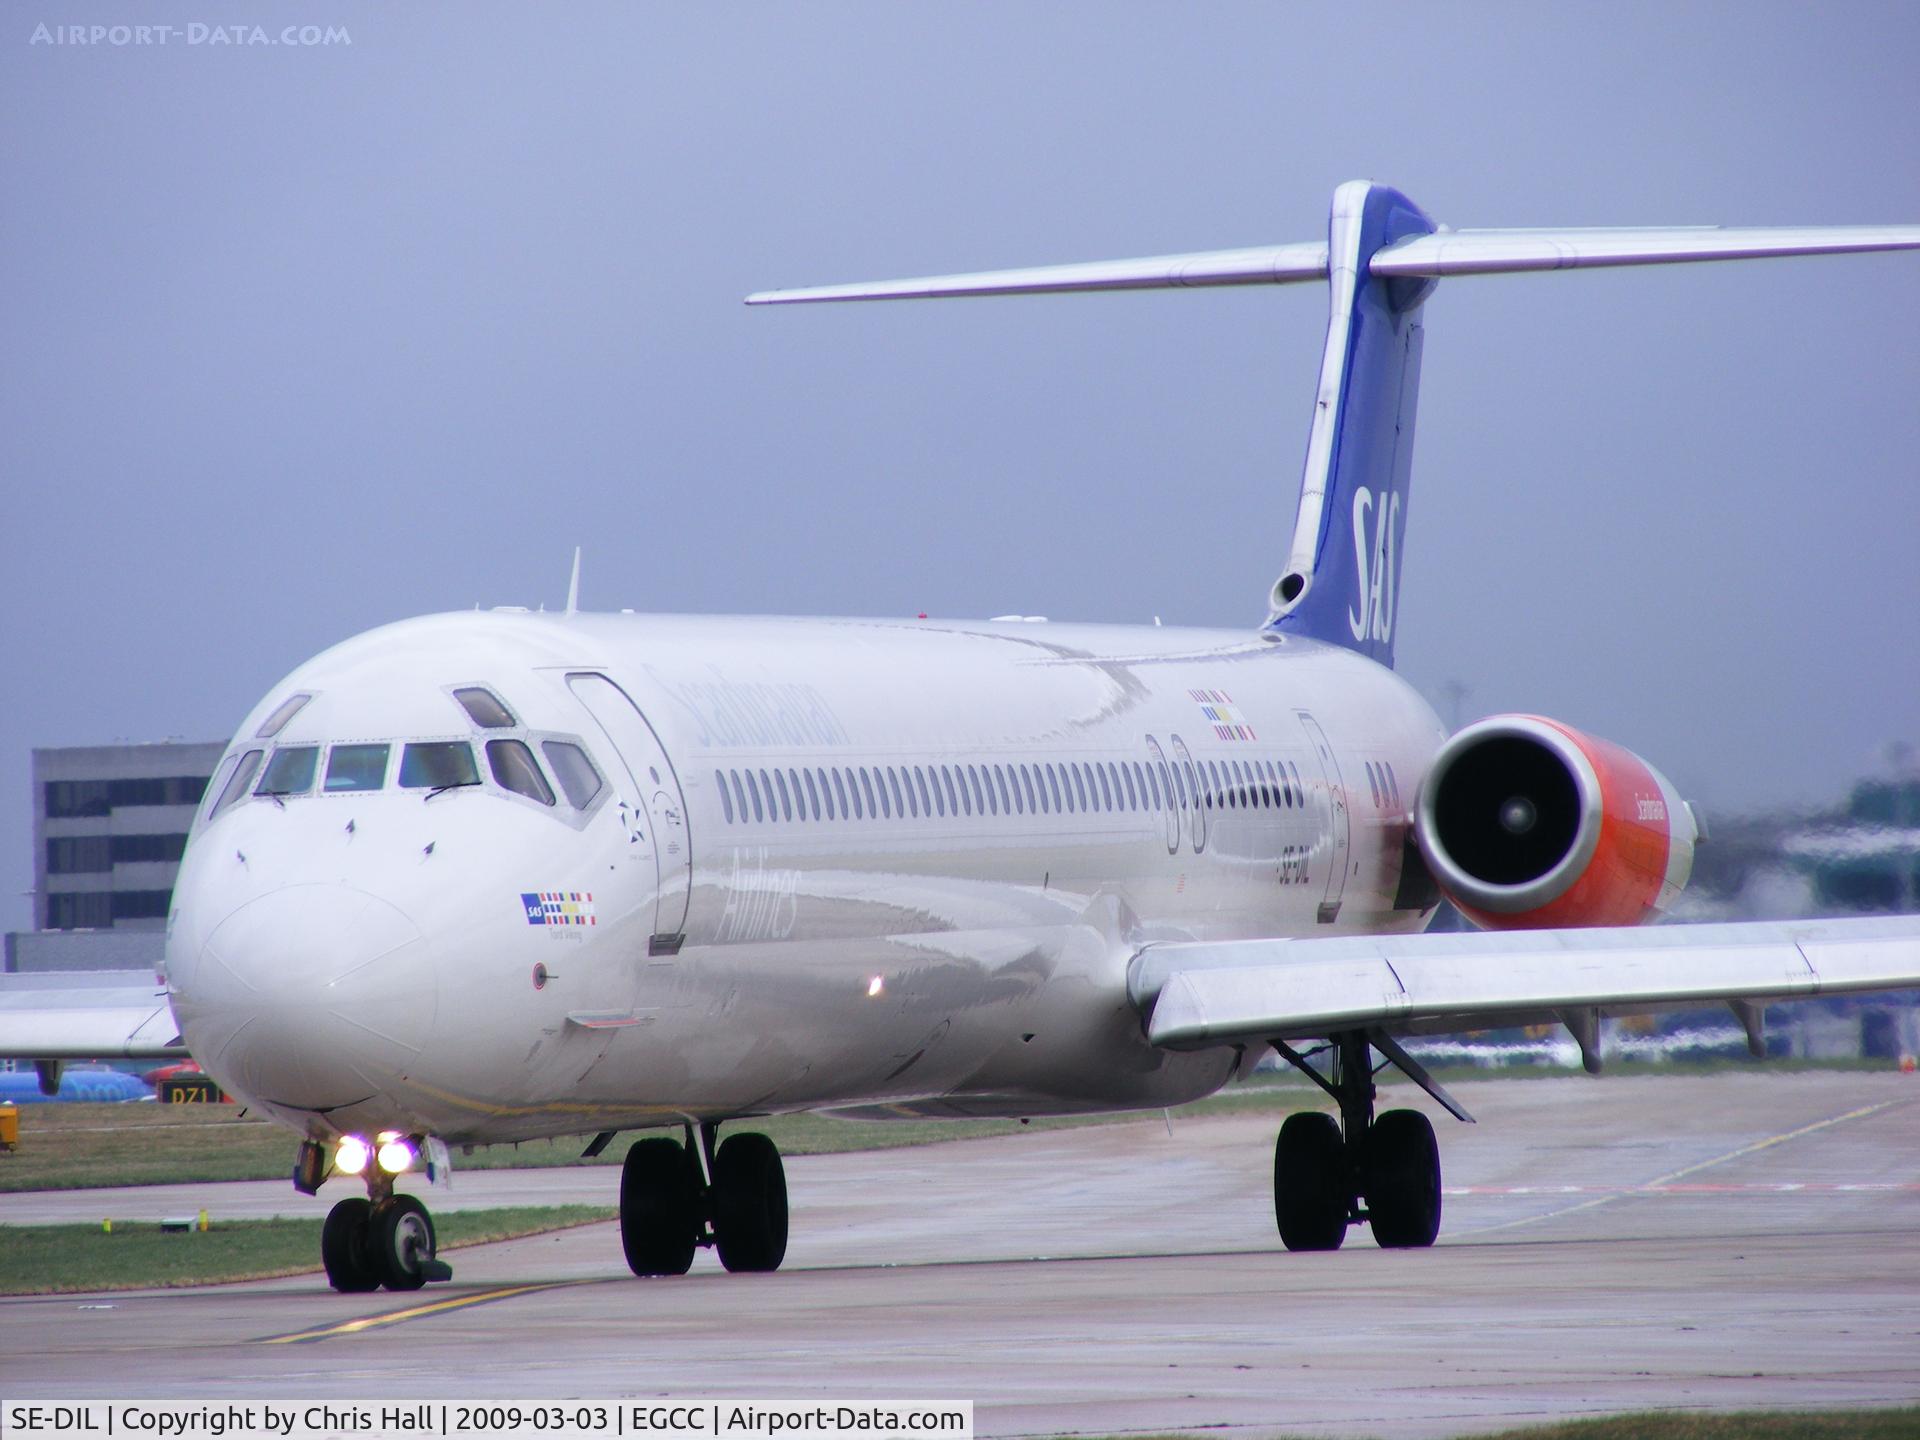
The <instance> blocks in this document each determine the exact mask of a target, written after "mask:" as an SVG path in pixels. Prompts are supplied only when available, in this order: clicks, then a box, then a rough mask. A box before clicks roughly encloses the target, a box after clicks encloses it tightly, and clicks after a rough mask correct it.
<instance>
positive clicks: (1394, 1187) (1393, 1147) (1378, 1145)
mask: <svg viewBox="0 0 1920 1440" xmlns="http://www.w3.org/2000/svg"><path fill="white" fill-rule="evenodd" d="M1362 1184H1363V1185H1364V1187H1365V1190H1366V1196H1367V1216H1368V1218H1369V1220H1370V1221H1371V1223H1372V1225H1373V1239H1374V1243H1375V1244H1377V1245H1380V1246H1381V1247H1382V1248H1384V1249H1389V1250H1407V1249H1418V1248H1420V1247H1423V1246H1427V1245H1431V1244H1433V1240H1434V1237H1435V1236H1436V1235H1438V1234H1439V1233H1440V1147H1439V1145H1438V1144H1436V1143H1435V1141H1434V1138H1433V1122H1432V1121H1430V1120H1428V1119H1427V1117H1426V1116H1425V1115H1422V1114H1421V1113H1420V1112H1419V1111H1418V1110H1389V1111H1387V1112H1386V1114H1384V1115H1382V1116H1381V1117H1380V1118H1379V1119H1377V1120H1375V1121H1374V1122H1373V1125H1372V1127H1371V1128H1369V1129H1368V1131H1367V1140H1366V1147H1365V1160H1364V1166H1363V1174H1362Z"/></svg>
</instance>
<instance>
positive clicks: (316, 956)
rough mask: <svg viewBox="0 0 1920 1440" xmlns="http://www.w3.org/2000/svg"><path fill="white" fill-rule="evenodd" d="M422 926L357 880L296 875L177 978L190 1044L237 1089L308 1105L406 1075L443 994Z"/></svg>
mask: <svg viewBox="0 0 1920 1440" xmlns="http://www.w3.org/2000/svg"><path fill="white" fill-rule="evenodd" d="M419 941H420V931H419V929H418V927H416V926H415V925H414V923H413V922H412V921H411V920H410V919H408V918H407V916H406V914H405V913H404V912H402V911H401V910H400V909H399V908H398V907H397V906H395V905H393V904H391V903H390V902H388V901H386V900H383V899H381V898H380V897H379V896H377V895H372V894H369V893H368V892H366V891H364V890H358V889H354V888H351V887H349V886H346V885H338V884H308V885H289V886H285V887H283V888H280V889H276V890H272V891H269V892H268V893H266V894H264V895H259V896H256V897H254V898H253V899H250V900H248V901H247V902H246V903H245V904H243V905H241V906H239V908H237V909H236V910H234V911H233V913H232V914H230V915H228V916H227V917H226V918H225V919H224V920H222V921H220V923H219V924H218V925H217V926H216V927H214V929H213V930H212V931H211V933H209V934H208V935H207V938H206V940H205V942H204V944H203V945H202V946H201V948H200V953H199V954H198V956H197V957H195V960H196V963H195V964H194V965H193V966H192V979H191V983H190V984H189V985H187V986H185V987H180V986H178V984H177V983H176V994H175V998H174V1010H175V1014H176V1015H177V1016H178V1017H179V1019H180V1023H181V1027H182V1035H183V1038H184V1039H185V1040H186V1043H187V1048H188V1049H189V1050H191V1051H192V1052H193V1054H194V1055H195V1057H196V1058H198V1059H199V1060H200V1061H201V1063H202V1064H204V1065H206V1066H207V1068H208V1069H209V1070H211V1071H212V1072H213V1073H214V1074H216V1075H218V1076H219V1077H220V1078H221V1079H222V1080H223V1081H224V1082H225V1083H226V1084H227V1085H228V1087H229V1088H231V1089H233V1090H235V1091H237V1092H239V1093H241V1094H243V1095H246V1096H248V1097H249V1098H251V1099H254V1100H256V1101H261V1102H265V1103H269V1104H275V1105H281V1106H287V1107H291V1108H294V1109H300V1110H317V1111H326V1110H331V1109H335V1108H338V1107H340V1106H343V1105H352V1104H354V1103H356V1102H358V1101H361V1100H364V1099H366V1098H367V1097H368V1096H369V1095H372V1094H374V1093H375V1092H377V1091H379V1090H380V1089H381V1088H382V1086H383V1084H384V1083H386V1081H387V1080H388V1079H390V1078H391V1077H392V1076H394V1075H396V1074H403V1073H406V1072H407V1071H408V1070H409V1069H410V1068H411V1064H412V1062H413V1060H414V1059H415V1058H416V1057H417V1056H418V1055H419V1053H420V1051H421V1048H422V1047H423V1046H424V1045H425V1044H426V1043H427V1041H428V1039H429V1038H430V1036H431V1034H432V1031H433V1025H434V1019H435V1010H436V1003H437V995H436V987H435V984H434V976H433V971H432V967H431V966H430V965H429V964H427V963H426V957H424V956H423V955H421V953H420V950H419Z"/></svg>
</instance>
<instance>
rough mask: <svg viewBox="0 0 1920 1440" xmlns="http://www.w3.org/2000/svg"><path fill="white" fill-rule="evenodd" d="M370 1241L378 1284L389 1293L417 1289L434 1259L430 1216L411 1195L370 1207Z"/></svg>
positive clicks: (431, 1218) (394, 1196) (424, 1279)
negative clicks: (390, 1291) (384, 1287)
mask: <svg viewBox="0 0 1920 1440" xmlns="http://www.w3.org/2000/svg"><path fill="white" fill-rule="evenodd" d="M370 1233H371V1240H372V1249H373V1259H374V1263H375V1264H376V1265H378V1266H379V1269H380V1281H381V1283H382V1284H384V1285H385V1286H386V1287H387V1289H389V1290H418V1289H419V1288H420V1287H421V1286H422V1285H424V1284H426V1283H427V1268H426V1267H427V1264H428V1262H430V1261H431V1260H432V1259H433V1257H434V1248H435V1242H434V1236H433V1217H432V1216H431V1215H429V1214H428V1213H427V1207H426V1206H425V1205H422V1204H421V1203H420V1202H419V1200H417V1199H416V1198H414V1197H413V1196H411V1195H389V1196H388V1197H387V1198H386V1199H384V1200H382V1201H381V1202H380V1203H379V1204H378V1205H376V1206H374V1207H373V1223H372V1226H371V1232H370Z"/></svg>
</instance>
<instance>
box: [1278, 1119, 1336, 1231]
mask: <svg viewBox="0 0 1920 1440" xmlns="http://www.w3.org/2000/svg"><path fill="white" fill-rule="evenodd" d="M1348 1191H1349V1186H1348V1178H1347V1153H1346V1143H1345V1142H1344V1141H1343V1140H1342V1139H1341V1138H1340V1126H1339V1123H1338V1122H1337V1121H1335V1120H1334V1118H1333V1117H1332V1116H1331V1115H1322V1114H1319V1113H1318V1112H1314V1111H1303V1112H1302V1113H1300V1114H1298V1115H1289V1116H1288V1117H1287V1119H1286V1123H1285V1124H1283V1125H1282V1126H1281V1127H1280V1138H1279V1140H1278V1141H1276V1142H1275V1143H1274V1147H1273V1218H1274V1220H1275V1222H1276V1223H1277V1224H1278V1225H1279V1227H1280V1241H1281V1243H1282V1244H1283V1245H1285V1246H1286V1247H1287V1249H1289V1250H1338V1249H1339V1248H1340V1242H1341V1241H1342V1240H1344V1239H1346V1236H1347V1212H1348V1208H1349V1199H1350V1197H1349V1193H1348Z"/></svg>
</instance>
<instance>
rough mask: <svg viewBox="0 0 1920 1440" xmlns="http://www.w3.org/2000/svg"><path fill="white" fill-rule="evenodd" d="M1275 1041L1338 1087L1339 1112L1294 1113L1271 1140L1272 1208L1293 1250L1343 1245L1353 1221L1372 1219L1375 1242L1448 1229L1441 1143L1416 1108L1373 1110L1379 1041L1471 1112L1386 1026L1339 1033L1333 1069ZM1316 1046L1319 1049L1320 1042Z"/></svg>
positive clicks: (1462, 1114)
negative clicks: (1443, 1217) (1326, 1070)
mask: <svg viewBox="0 0 1920 1440" xmlns="http://www.w3.org/2000/svg"><path fill="white" fill-rule="evenodd" d="M1273 1047H1274V1049H1275V1050H1277V1051H1278V1052H1279V1053H1280V1055H1281V1056H1282V1058H1284V1059H1285V1060H1287V1061H1288V1062H1289V1063H1290V1064H1292V1065H1293V1066H1294V1067H1295V1068H1297V1069H1299V1070H1301V1071H1302V1072H1304V1073H1305V1074H1306V1075H1307V1076H1308V1077H1309V1078H1311V1079H1312V1080H1313V1082H1314V1083H1315V1084H1317V1085H1318V1086H1320V1088H1321V1089H1323V1090H1325V1091H1326V1092H1327V1093H1328V1094H1329V1095H1331V1096H1332V1097H1333V1098H1334V1100H1335V1101H1336V1102H1337V1103H1338V1105H1339V1107H1340V1118H1339V1119H1338V1120H1337V1121H1336V1120H1335V1119H1334V1118H1333V1117H1332V1116H1331V1115H1324V1114H1321V1113H1319V1112H1303V1113H1301V1114H1297V1115H1289V1116H1288V1117H1287V1120H1286V1123H1285V1124H1284V1125H1282V1126H1281V1127H1280V1138H1279V1140H1278V1141H1277V1142H1276V1143H1275V1145H1274V1150H1273V1214H1274V1220H1275V1221H1276V1223H1277V1224H1278V1225H1279V1228H1280V1239H1281V1242H1282V1243H1283V1244H1284V1245H1285V1246H1286V1247H1287V1249H1289V1250H1337V1249H1339V1248H1340V1242H1341V1241H1342V1240H1344V1239H1345V1238H1346V1234H1347V1227H1348V1226H1349V1225H1358V1224H1360V1223H1361V1222H1362V1221H1365V1222H1366V1223H1368V1224H1370V1225H1371V1226H1372V1227H1373V1238H1374V1241H1375V1243H1376V1244H1378V1245H1380V1246H1382V1247H1383V1248H1386V1249H1414V1248H1419V1247H1423V1246H1427V1245H1431V1244H1433V1241H1434V1237H1435V1236H1436V1235H1438V1234H1439V1233H1440V1149H1439V1146H1438V1145H1436V1144H1435V1142H1434V1138H1433V1125H1432V1123H1431V1122H1430V1121H1429V1120H1428V1119H1427V1117H1426V1116H1425V1115H1422V1114H1421V1113H1420V1112H1419V1111H1418V1110H1388V1111H1386V1112H1385V1113H1384V1114H1382V1115H1380V1116H1378V1117H1376V1116H1375V1115H1374V1113H1373V1101H1374V1096H1375V1089H1374V1083H1373V1077H1374V1074H1375V1069H1374V1065H1373V1055H1372V1052H1373V1050H1374V1049H1376V1048H1377V1049H1379V1050H1380V1051H1381V1053H1382V1054H1384V1055H1386V1056H1387V1058H1388V1059H1389V1060H1391V1061H1392V1062H1393V1063H1394V1064H1395V1065H1397V1066H1399V1067H1400V1068H1401V1069H1402V1070H1404V1071H1405V1072H1406V1073H1407V1075H1408V1076H1409V1078H1411V1079H1412V1080H1413V1081H1414V1082H1415V1083H1417V1084H1418V1085H1419V1086H1420V1087H1421V1088H1422V1089H1424V1090H1425V1091H1426V1092H1427V1093H1428V1094H1430V1095H1432V1096H1433V1097H1434V1098H1435V1099H1436V1100H1438V1101H1439V1102H1440V1103H1441V1104H1442V1105H1444V1106H1446V1108H1447V1109H1448V1110H1450V1111H1452V1112H1453V1113H1454V1114H1455V1115H1456V1116H1458V1117H1459V1118H1460V1119H1462V1120H1466V1121H1469V1122H1471V1120H1472V1119H1473V1117H1472V1116H1471V1115H1469V1114H1467V1112H1466V1111H1465V1110H1463V1109H1461V1108H1460V1106H1459V1104H1458V1103H1457V1102H1456V1101H1455V1100H1454V1099H1453V1097H1452V1096H1450V1095H1448V1094H1447V1093H1446V1091H1445V1090H1443V1089H1441V1087H1440V1085H1439V1084H1438V1082H1436V1081H1435V1080H1434V1079H1433V1077H1432V1076H1430V1075H1428V1074H1427V1072H1426V1071H1425V1070H1424V1069H1423V1068H1421V1066H1420V1064H1419V1062H1417V1061H1415V1060H1414V1059H1413V1058H1412V1057H1411V1056H1409V1055H1408V1054H1407V1053H1406V1052H1405V1051H1404V1050H1402V1049H1401V1048H1400V1047H1399V1045H1397V1044H1396V1043H1394V1041H1393V1040H1391V1039H1390V1038H1388V1037H1387V1036H1386V1035H1385V1034H1383V1033H1380V1032H1377V1031H1376V1032H1373V1033H1372V1034H1368V1033H1366V1032H1362V1031H1357V1030H1349V1031H1343V1032H1341V1033H1339V1034H1336V1035H1334V1036H1333V1037H1332V1038H1331V1040H1330V1042H1329V1044H1328V1045H1327V1047H1326V1048H1327V1050H1329V1051H1331V1053H1332V1055H1333V1075H1332V1078H1331V1079H1329V1078H1328V1077H1327V1076H1326V1075H1323V1074H1322V1073H1321V1072H1320V1071H1319V1070H1318V1069H1316V1068H1314V1067H1313V1066H1312V1065H1310V1064H1309V1063H1308V1057H1306V1056H1303V1055H1300V1054H1299V1053H1297V1052H1296V1051H1295V1050H1293V1049H1292V1048H1291V1047H1290V1046H1288V1045H1287V1044H1286V1043H1285V1042H1284V1041H1280V1040H1276V1041H1274V1042H1273ZM1316 1053H1318V1052H1316Z"/></svg>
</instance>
